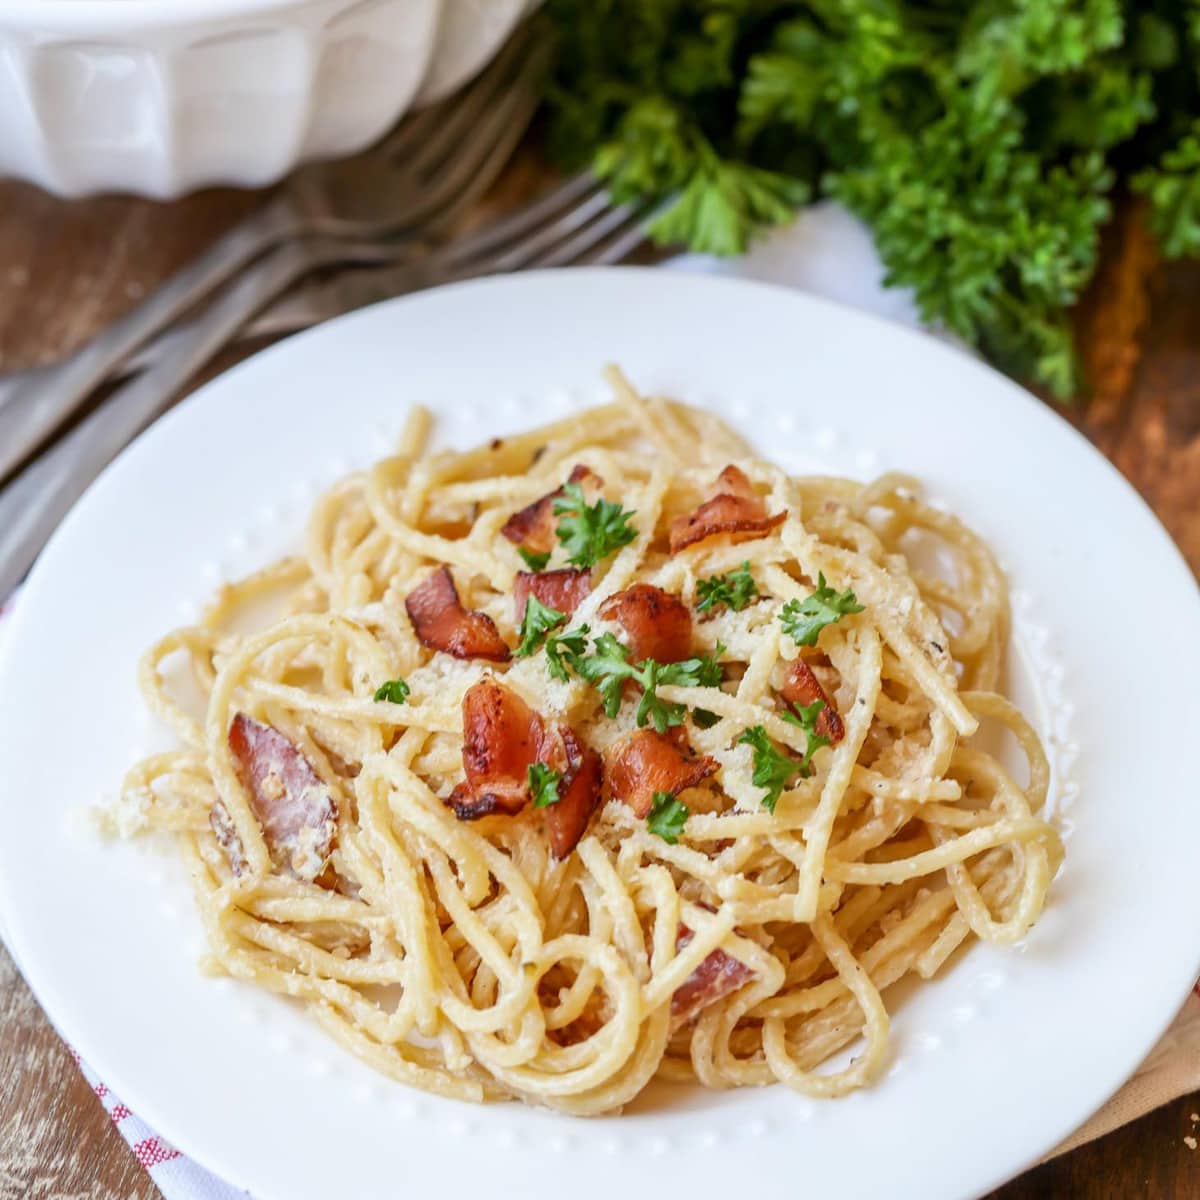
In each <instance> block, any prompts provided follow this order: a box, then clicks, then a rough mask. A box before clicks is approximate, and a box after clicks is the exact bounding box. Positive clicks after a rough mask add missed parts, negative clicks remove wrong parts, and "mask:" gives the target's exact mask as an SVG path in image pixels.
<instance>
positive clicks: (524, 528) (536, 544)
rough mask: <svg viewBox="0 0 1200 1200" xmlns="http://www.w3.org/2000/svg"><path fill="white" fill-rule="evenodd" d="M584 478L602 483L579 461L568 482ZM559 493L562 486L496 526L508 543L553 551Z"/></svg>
mask: <svg viewBox="0 0 1200 1200" xmlns="http://www.w3.org/2000/svg"><path fill="white" fill-rule="evenodd" d="M586 480H591V481H592V482H593V483H595V485H596V486H597V487H599V486H600V485H601V484H602V483H603V480H602V479H601V478H600V477H599V476H598V475H596V474H594V473H593V472H592V471H590V470H589V469H588V468H587V467H585V466H584V465H583V464H582V463H578V464H576V465H575V466H574V467H572V468H571V474H570V475H568V476H567V482H568V483H583V482H585V481H586ZM562 494H563V490H562V488H555V489H554V491H552V492H547V493H546V494H545V495H544V496H542V497H540V498H539V499H537V500H535V501H534V502H533V503H532V504H527V505H526V506H525V507H524V508H523V509H521V511H520V512H515V513H513V515H512V516H511V517H509V518H508V520H507V521H505V522H504V524H503V525H501V526H500V532H501V533H502V534H503V535H504V536H505V537H506V538H508V540H509V541H510V542H513V543H514V544H515V545H518V546H522V547H524V548H525V549H526V550H528V551H529V552H530V553H531V554H545V553H546V552H547V551H548V550H553V549H554V545H555V542H554V529H555V525H556V524H557V522H556V521H555V519H554V501H555V500H557V499H558V498H559V496H561V495H562ZM539 599H540V597H539Z"/></svg>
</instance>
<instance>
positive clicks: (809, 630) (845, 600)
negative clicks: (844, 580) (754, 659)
mask: <svg viewBox="0 0 1200 1200" xmlns="http://www.w3.org/2000/svg"><path fill="white" fill-rule="evenodd" d="M862 611H863V606H862V605H861V604H859V602H858V599H857V597H856V596H855V595H854V593H853V592H852V591H851V590H850V589H849V588H847V589H846V590H845V591H844V592H836V591H834V590H833V588H831V587H830V586H829V585H828V584H827V583H826V582H825V575H824V574H823V573H819V574H818V575H817V590H816V591H815V592H813V593H812V595H811V596H809V597H808V598H807V599H806V600H789V601H788V602H787V603H786V604H785V605H784V606H783V611H782V612H781V613H780V614H779V623H780V624H781V625H782V626H783V632H784V633H786V634H787V635H788V636H789V637H790V638H791V639H792V641H794V642H795V643H796V645H797V646H815V645H816V644H817V637H818V636H819V634H820V632H821V630H822V629H824V628H825V626H826V625H832V624H834V623H835V622H837V621H840V620H841V619H842V618H843V617H845V616H849V615H850V614H851V613H860V612H862Z"/></svg>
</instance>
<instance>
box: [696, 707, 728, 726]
mask: <svg viewBox="0 0 1200 1200" xmlns="http://www.w3.org/2000/svg"><path fill="white" fill-rule="evenodd" d="M720 719H721V718H720V717H719V716H717V714H716V713H715V712H709V711H708V709H707V708H693V709H692V720H693V721H694V722H695V723H696V728H697V729H711V728H712V727H713V726H714V725H715V724H716V723H717V722H718V721H719V720H720Z"/></svg>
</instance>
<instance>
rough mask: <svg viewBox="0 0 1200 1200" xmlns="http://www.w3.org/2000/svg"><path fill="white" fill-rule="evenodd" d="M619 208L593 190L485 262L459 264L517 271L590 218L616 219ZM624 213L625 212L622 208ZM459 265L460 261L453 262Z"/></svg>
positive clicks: (473, 267) (617, 219) (603, 193)
mask: <svg viewBox="0 0 1200 1200" xmlns="http://www.w3.org/2000/svg"><path fill="white" fill-rule="evenodd" d="M622 211H623V208H622V206H618V208H613V205H612V203H611V202H610V199H608V196H607V193H606V192H604V191H599V192H595V193H593V194H592V196H589V197H588V198H587V199H586V200H583V202H582V203H581V204H577V205H575V208H572V209H568V210H566V212H564V214H563V215H562V216H559V217H558V218H557V220H554V221H550V222H547V223H546V224H544V226H541V227H540V228H536V229H533V230H532V232H530V233H529V234H527V235H526V236H524V238H522V239H518V240H517V241H515V242H512V244H510V245H509V246H506V247H505V248H503V250H500V251H499V252H498V253H497V254H496V256H494V257H493V258H491V259H490V260H487V262H486V263H480V262H478V260H476V262H467V263H462V264H461V265H466V266H469V268H470V269H473V270H480V269H482V270H488V271H518V270H521V269H522V268H524V266H527V265H528V264H529V263H530V262H532V260H534V259H536V258H538V257H539V256H541V254H545V253H550V252H551V251H552V250H553V248H554V247H556V246H558V245H559V244H560V242H562V241H563V239H564V238H566V239H569V238H570V236H571V234H575V233H577V232H578V230H582V229H586V228H587V227H588V226H589V224H590V223H592V222H593V221H598V220H599V221H601V222H605V221H613V220H616V221H620V220H622V217H620V216H616V217H614V216H613V215H614V214H620V212H622ZM626 215H628V212H626ZM455 265H456V266H457V265H460V263H457V262H456V263H455Z"/></svg>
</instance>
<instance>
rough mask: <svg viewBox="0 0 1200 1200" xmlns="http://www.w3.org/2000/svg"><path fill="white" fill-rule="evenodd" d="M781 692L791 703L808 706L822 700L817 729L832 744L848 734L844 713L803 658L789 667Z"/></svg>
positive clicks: (835, 743)
mask: <svg viewBox="0 0 1200 1200" xmlns="http://www.w3.org/2000/svg"><path fill="white" fill-rule="evenodd" d="M779 694H780V695H781V696H782V697H783V698H784V699H785V700H786V701H787V702H788V703H789V704H799V705H801V706H804V707H806V706H807V705H809V704H812V703H813V701H814V700H820V701H821V702H822V703H823V704H824V705H825V707H824V708H823V709H821V711H820V712H819V713H817V722H816V731H817V733H819V734H821V735H822V736H823V737H827V738H828V739H829V741H830V743H831V744H833V745H835V746H836V745H837V744H838V742H840V741H841V740H842V738H844V737H845V736H846V727H845V725H844V724H843V723H842V715H841V713H839V712H838V710H837V706H836V705H835V704H834V702H833V701H832V700H830V698H829V695H828V693H827V692H826V691H825V689H824V688H823V687H822V686H821V681H820V680H819V679H818V678H817V676H816V673H815V672H814V671H813V669H812V667H810V666H809V665H808V663H806V662H805V661H804V659H802V658H798V659H796V661H795V662H794V663H792V665H791V667H789V668H788V673H787V678H786V679H785V680H784V681H783V687H781V688H780V689H779Z"/></svg>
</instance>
